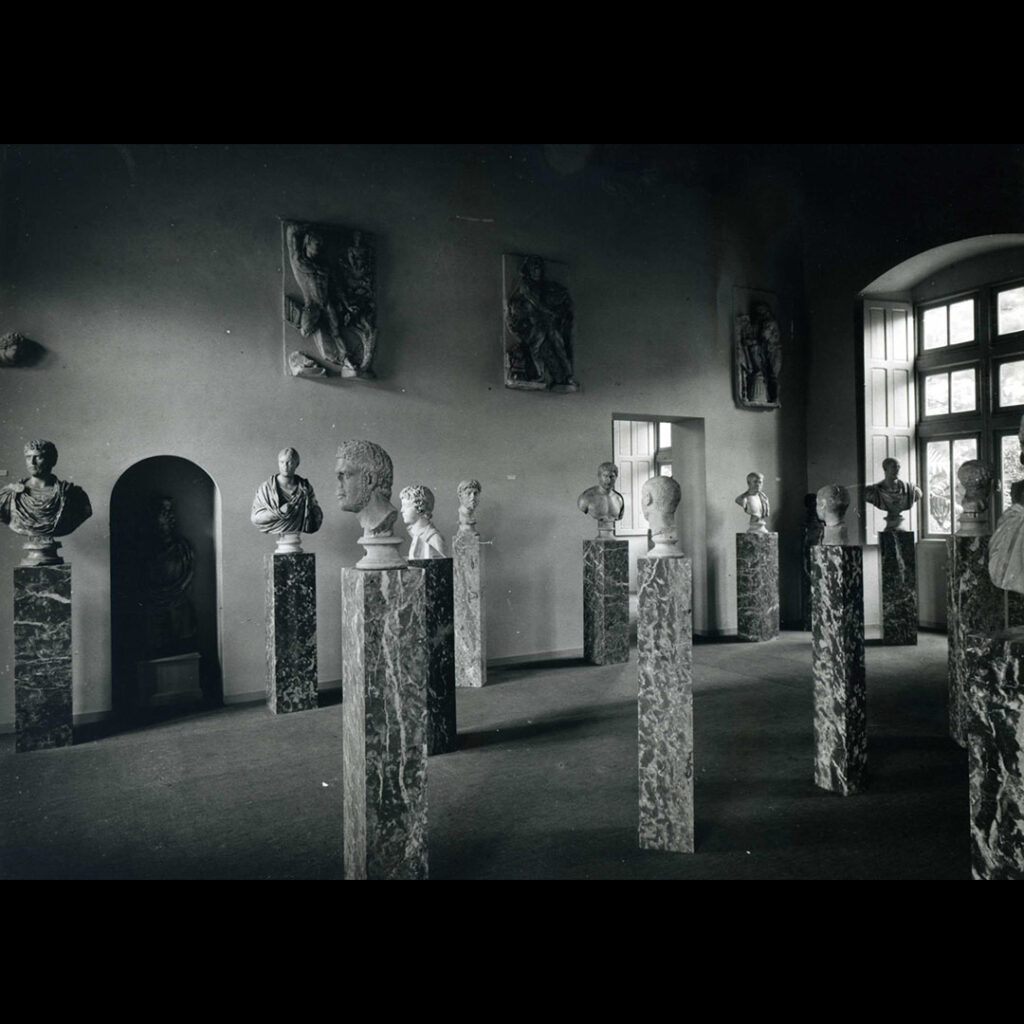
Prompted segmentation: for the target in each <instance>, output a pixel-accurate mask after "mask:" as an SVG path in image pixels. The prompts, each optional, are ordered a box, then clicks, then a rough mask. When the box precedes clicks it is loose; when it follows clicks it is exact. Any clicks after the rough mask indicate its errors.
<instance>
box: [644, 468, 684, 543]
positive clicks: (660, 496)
mask: <svg viewBox="0 0 1024 1024" xmlns="http://www.w3.org/2000/svg"><path fill="white" fill-rule="evenodd" d="M681 495H682V491H681V490H680V489H679V484H678V483H676V481H675V480H673V479H672V477H670V476H652V477H651V478H650V480H646V481H645V482H644V485H643V487H642V488H641V489H640V509H641V511H642V512H643V514H644V518H645V519H646V520H647V522H648V524H649V525H650V527H651V540H653V541H654V547H653V548H652V549H651V550H650V551H648V552H647V557H648V558H682V557H683V552H682V551H680V550H679V545H678V543H677V541H678V539H679V535H678V534H677V533H676V508H677V506H678V505H679V498H680V497H681Z"/></svg>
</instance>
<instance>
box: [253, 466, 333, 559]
mask: <svg viewBox="0 0 1024 1024" xmlns="http://www.w3.org/2000/svg"><path fill="white" fill-rule="evenodd" d="M299 461H300V460H299V453H298V452H297V451H296V450H295V449H294V448H282V449H281V451H280V452H279V453H278V456H277V467H278V472H277V473H276V474H275V475H274V476H272V477H271V478H270V479H269V480H265V481H264V482H263V483H261V484H260V486H259V487H258V488H257V489H256V497H255V498H253V501H252V511H251V512H250V513H249V519H250V521H251V522H252V523H253V525H254V526H256V527H258V529H259V530H260V532H262V533H269V534H272V535H274V536H276V537H277V547H276V548H275V549H274V553H275V554H278V555H285V554H294V553H297V552H299V551H301V550H302V535H303V534H304V533H316V532H317V530H319V529H320V524H321V523H322V522H323V519H324V514H323V510H322V509H321V508H320V506H319V504H317V500H316V495H315V494H314V493H313V486H312V484H310V482H309V481H308V480H306V479H305V478H304V477H301V476H299V475H298V474H297V473H296V472H295V470H296V469H298V466H299Z"/></svg>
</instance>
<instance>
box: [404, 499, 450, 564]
mask: <svg viewBox="0 0 1024 1024" xmlns="http://www.w3.org/2000/svg"><path fill="white" fill-rule="evenodd" d="M399 497H400V498H401V500H402V521H403V522H404V523H405V525H406V527H407V529H408V530H409V536H410V537H411V538H412V543H411V544H410V545H409V557H410V558H447V557H448V552H447V551H445V549H444V538H443V537H442V536H441V533H440V531H439V530H438V529H437V527H436V526H434V524H433V523H432V522H431V517H432V516H433V514H434V492H433V491H431V489H430V488H429V487H427V486H426V485H425V484H412V485H411V486H410V487H403V488H402V490H401V492H400V493H399Z"/></svg>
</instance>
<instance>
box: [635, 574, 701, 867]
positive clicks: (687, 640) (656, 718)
mask: <svg viewBox="0 0 1024 1024" xmlns="http://www.w3.org/2000/svg"><path fill="white" fill-rule="evenodd" d="M636 565H637V586H638V588H639V594H638V598H637V662H638V666H639V675H640V686H639V691H638V694H637V720H638V725H637V729H638V737H637V738H638V743H639V753H640V828H639V839H640V848H641V849H643V850H673V851H677V852H680V853H692V852H693V566H692V563H691V561H690V559H689V558H638V559H637V563H636Z"/></svg>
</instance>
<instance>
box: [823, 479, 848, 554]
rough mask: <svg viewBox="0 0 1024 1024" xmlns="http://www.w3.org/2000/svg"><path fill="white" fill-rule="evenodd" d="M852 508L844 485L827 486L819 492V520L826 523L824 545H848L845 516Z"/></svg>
mask: <svg viewBox="0 0 1024 1024" xmlns="http://www.w3.org/2000/svg"><path fill="white" fill-rule="evenodd" d="M849 507H850V492H849V491H848V490H847V489H846V488H845V487H843V486H842V484H826V485H825V486H824V487H822V488H821V489H820V490H819V491H818V518H819V519H823V520H824V521H825V530H824V535H823V537H822V541H821V542H822V544H838V545H843V544H845V543H846V523H844V522H843V516H845V515H846V510H847V509H848V508H849Z"/></svg>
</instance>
